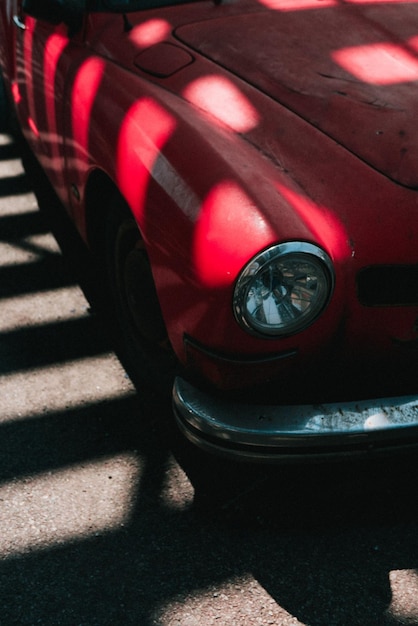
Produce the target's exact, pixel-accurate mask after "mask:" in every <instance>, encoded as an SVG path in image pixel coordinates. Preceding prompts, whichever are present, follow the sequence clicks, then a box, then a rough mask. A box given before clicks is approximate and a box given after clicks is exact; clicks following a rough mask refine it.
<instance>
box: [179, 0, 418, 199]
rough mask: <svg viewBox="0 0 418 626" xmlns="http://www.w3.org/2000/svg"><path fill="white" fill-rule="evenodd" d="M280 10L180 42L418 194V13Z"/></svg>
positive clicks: (416, 7) (193, 33)
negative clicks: (416, 189)
mask: <svg viewBox="0 0 418 626" xmlns="http://www.w3.org/2000/svg"><path fill="white" fill-rule="evenodd" d="M273 1H274V2H276V4H277V6H276V7H274V8H270V9H264V8H262V7H260V8H259V9H256V10H255V12H254V13H251V14H238V15H233V16H231V15H229V16H224V17H219V18H217V19H210V20H207V21H204V22H200V23H194V24H189V25H186V26H181V27H180V28H178V29H177V31H176V36H177V38H178V39H180V40H181V41H182V42H183V43H185V44H187V45H188V46H190V47H192V48H194V49H195V50H197V51H199V52H200V53H202V54H203V55H205V56H207V57H208V58H210V59H212V60H213V61H215V62H216V63H218V64H220V65H221V66H223V67H225V68H226V69H228V70H229V71H231V72H233V73H234V74H235V75H237V76H239V77H240V78H241V79H244V80H245V81H247V82H249V83H251V84H252V85H253V86H255V87H257V88H258V89H259V90H261V91H262V92H264V93H265V94H267V95H268V96H270V97H271V98H273V99H275V100H276V101H278V102H280V103H281V104H283V105H284V106H286V107H287V108H289V109H291V110H292V111H294V112H295V113H297V114H298V115H299V116H300V117H302V118H304V119H305V120H307V121H308V122H310V123H311V124H313V125H314V126H316V127H317V128H319V129H321V130H322V131H323V132H324V133H326V134H327V135H329V136H330V137H332V138H333V139H335V140H336V141H337V142H338V143H340V144H342V145H344V146H345V147H346V148H347V149H349V150H350V151H351V152H353V153H354V154H356V155H357V156H358V157H360V158H361V159H363V160H364V161H366V162H367V163H369V164H370V165H371V166H373V167H374V168H376V169H377V170H379V171H381V172H382V173H384V174H385V175H387V176H388V177H390V178H391V179H393V180H395V181H397V182H399V183H401V184H402V185H405V186H408V187H418V132H417V130H416V125H417V114H418V82H417V81H418V3H416V2H404V3H402V2H387V1H386V2H381V3H378V2H373V1H371V0H368V2H365V3H363V2H359V1H358V2H355V3H352V4H348V3H347V4H339V5H337V6H330V4H331V2H328V1H325V2H314V1H311V2H306V1H305V2H304V3H302V2H301V1H299V0H294V2H293V3H290V2H285V0H273ZM299 5H300V9H299V10H297V7H298V6H299ZM302 5H304V6H306V5H310V6H311V7H312V6H315V8H310V9H306V8H304V9H303V8H302ZM284 6H287V7H290V8H288V10H284V9H283V8H281V7H284Z"/></svg>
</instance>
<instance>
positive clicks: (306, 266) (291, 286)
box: [234, 241, 334, 337]
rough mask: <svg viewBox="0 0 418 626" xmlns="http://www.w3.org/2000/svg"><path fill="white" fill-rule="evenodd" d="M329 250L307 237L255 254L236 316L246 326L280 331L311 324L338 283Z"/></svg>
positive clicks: (243, 277)
mask: <svg viewBox="0 0 418 626" xmlns="http://www.w3.org/2000/svg"><path fill="white" fill-rule="evenodd" d="M333 283H334V272H333V267H332V262H331V259H330V258H329V256H328V255H327V254H326V253H325V252H324V251H323V250H321V248H319V247H318V246H315V245H313V244H310V243H305V242H297V241H293V242H288V243H282V244H277V245H275V246H272V247H270V248H268V249H267V250H265V251H263V252H261V253H260V254H258V255H257V256H256V257H254V258H253V259H252V260H251V261H250V262H249V263H248V265H246V266H245V267H244V269H243V271H242V272H241V274H240V276H239V278H238V281H237V284H236V286H235V291H234V313H235V317H236V319H237V320H238V322H239V323H240V325H241V326H243V327H244V328H245V329H246V330H247V331H249V332H251V333H255V334H258V335H268V336H273V337H277V336H280V335H289V334H293V333H297V332H299V331H301V330H303V329H304V328H306V327H307V326H309V325H310V324H311V323H312V322H313V321H314V320H315V319H316V318H317V317H318V315H319V314H320V313H321V312H322V310H323V309H324V307H325V306H326V304H327V302H328V300H329V298H330V296H331V293H332V289H333Z"/></svg>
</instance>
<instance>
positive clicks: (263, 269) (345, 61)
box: [0, 0, 418, 460]
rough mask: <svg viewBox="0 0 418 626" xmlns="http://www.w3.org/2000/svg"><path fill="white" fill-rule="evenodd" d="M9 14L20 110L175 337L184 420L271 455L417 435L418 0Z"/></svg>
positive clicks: (164, 5) (156, 328)
mask: <svg viewBox="0 0 418 626" xmlns="http://www.w3.org/2000/svg"><path fill="white" fill-rule="evenodd" d="M0 18H1V21H0V58H1V64H2V74H3V80H4V85H5V88H6V92H7V93H8V95H9V97H10V100H11V102H12V106H13V108H14V113H15V116H16V118H17V120H18V122H19V125H20V127H21V130H22V131H23V134H24V135H25V137H26V139H27V141H28V143H29V145H30V147H31V149H32V151H33V152H34V154H35V156H36V157H37V159H38V161H39V163H40V164H41V166H42V168H43V169H44V170H45V172H46V173H47V175H48V177H49V180H50V182H51V183H52V185H53V187H54V188H55V190H56V192H57V194H58V196H59V198H60V200H61V201H62V203H63V204H64V206H65V207H66V209H67V211H68V213H69V214H70V216H71V218H72V219H73V221H74V223H75V225H76V226H77V228H78V230H79V231H80V233H81V235H82V237H83V238H84V239H85V241H86V242H87V243H88V245H89V246H90V247H91V249H92V250H93V251H94V252H95V254H96V255H97V256H98V257H99V258H101V259H102V260H103V262H104V265H105V266H106V268H107V270H106V271H107V272H108V275H109V279H110V283H111V285H112V292H113V294H114V298H115V301H116V308H117V311H118V317H119V320H120V321H121V324H122V326H123V328H124V331H125V334H126V337H127V341H126V343H127V344H128V346H129V347H130V348H131V351H132V354H133V355H134V358H138V363H139V362H140V363H141V367H142V355H143V354H144V353H145V354H147V355H148V356H149V357H150V364H151V365H150V367H151V368H152V366H153V364H154V361H155V360H158V359H159V358H160V356H162V357H163V358H164V357H165V356H166V357H167V360H168V361H170V362H171V359H172V356H173V355H174V356H175V359H176V362H177V374H176V377H175V378H174V385H173V406H174V413H175V416H176V419H177V421H178V424H179V426H180V428H181V429H182V431H183V432H184V433H185V435H186V436H187V437H188V438H189V439H190V440H191V441H193V442H195V443H196V444H197V445H199V446H201V447H203V448H205V449H207V450H209V451H214V452H220V453H223V454H226V455H231V456H235V457H241V458H247V459H258V460H262V459H277V458H284V457H286V458H288V457H298V456H300V455H302V456H311V455H313V456H316V455H318V456H319V455H332V454H335V453H343V452H354V451H356V450H358V451H362V450H368V449H369V448H373V447H377V448H382V447H387V446H397V445H402V446H404V445H408V444H412V443H416V441H417V440H418V395H416V393H417V391H418V389H417V388H418V380H417V364H418V132H417V129H416V123H417V122H416V118H417V111H418V88H417V85H418V82H417V81H418V2H416V1H408V0H404V1H396V0H346V1H344V2H341V1H340V0H219V1H216V0H215V1H210V0H197V1H194V2H188V3H187V2H182V1H180V0H23V2H22V0H0ZM135 355H136V356H135ZM376 398H377V399H376Z"/></svg>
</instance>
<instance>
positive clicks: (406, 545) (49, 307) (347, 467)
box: [0, 133, 418, 626]
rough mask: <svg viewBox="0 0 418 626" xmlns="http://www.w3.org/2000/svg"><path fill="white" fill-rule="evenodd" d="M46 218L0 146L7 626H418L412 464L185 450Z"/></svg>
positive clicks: (69, 240) (0, 516) (0, 519)
mask: <svg viewBox="0 0 418 626" xmlns="http://www.w3.org/2000/svg"><path fill="white" fill-rule="evenodd" d="M46 204H48V201H46ZM45 208H46V211H45ZM48 209H53V207H48V206H46V207H44V211H39V210H38V206H37V200H36V198H35V196H34V194H33V188H32V184H31V182H30V180H29V179H28V177H27V176H25V174H24V173H23V170H22V165H21V161H20V159H19V150H18V148H17V146H16V144H15V142H14V141H13V139H12V138H11V137H10V135H8V134H7V133H3V134H0V557H1V561H0V626H8V625H12V624H18V625H22V626H23V625H30V626H32V625H35V624H42V625H45V626H46V625H48V626H49V625H50V626H60V625H65V626H96V625H98V626H105V625H137V626H151V625H153V626H154V625H155V626H175V625H176V626H197V625H199V626H206V625H217V626H223V625H228V626H229V625H234V626H252V625H259V626H267V625H269V624H274V625H283V626H290V625H296V624H304V625H309V626H356V625H358V626H380V625H387V626H389V625H391V626H395V625H401V624H418V514H417V504H416V498H417V487H418V463H417V460H416V454H414V453H412V454H409V455H402V456H398V457H386V458H384V459H379V460H376V459H373V460H372V459H366V460H364V461H362V462H353V461H351V462H348V461H347V462H345V463H343V462H341V463H339V464H333V465H323V466H318V467H312V466H308V465H303V464H301V465H298V466H291V467H276V468H261V467H258V468H254V467H247V466H238V467H236V466H233V465H225V464H224V463H221V462H219V463H217V462H212V463H208V462H207V461H206V460H205V459H204V458H203V457H201V456H200V455H199V454H196V455H193V454H191V453H190V450H189V449H188V448H187V447H185V448H184V447H182V444H181V442H180V443H179V439H178V436H177V434H176V430H175V428H173V426H172V420H171V416H170V411H169V408H167V406H166V405H165V403H164V402H162V401H160V400H159V399H158V398H152V397H149V396H148V395H146V396H144V394H143V393H142V390H141V389H139V391H138V392H137V391H136V390H135V388H134V386H133V385H132V383H131V381H130V379H129V378H128V376H127V374H126V373H125V371H124V369H123V367H122V366H121V364H120V362H119V360H118V358H117V356H116V354H115V352H114V351H113V343H112V339H111V336H110V334H109V332H108V328H107V324H106V320H105V319H103V318H102V316H101V314H100V312H99V313H98V312H97V310H96V309H95V308H94V306H93V307H92V303H91V291H92V290H93V291H94V279H93V278H92V277H91V276H90V274H89V268H88V265H86V262H85V259H84V257H83V254H82V253H81V252H80V249H79V248H78V246H77V242H76V241H75V240H74V238H73V236H72V234H71V232H70V231H67V230H66V228H65V227H64V226H62V224H61V223H60V222H59V220H58V221H55V220H54V219H51V216H50V215H48V214H50V213H51V211H50V210H49V211H48ZM51 228H53V231H54V235H53V234H52V232H51ZM57 240H58V241H59V242H60V244H61V247H62V248H63V249H64V254H63V253H62V251H61V249H60V247H59V245H58V243H57ZM80 284H81V285H82V286H83V289H82V288H81V287H80ZM83 290H84V291H83ZM86 294H87V297H86ZM144 398H145V399H144ZM212 473H213V482H211V476H212ZM202 476H204V477H205V480H204V481H201V477H202ZM202 485H204V488H203V487H202Z"/></svg>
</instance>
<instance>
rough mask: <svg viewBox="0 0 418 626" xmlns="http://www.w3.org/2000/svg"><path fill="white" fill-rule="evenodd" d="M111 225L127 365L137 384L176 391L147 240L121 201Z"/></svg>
mask: <svg viewBox="0 0 418 626" xmlns="http://www.w3.org/2000/svg"><path fill="white" fill-rule="evenodd" d="M116 205H119V206H116V209H113V210H112V211H111V213H110V215H109V218H108V223H107V236H106V240H107V246H106V247H107V253H106V256H107V258H106V263H107V273H108V278H109V283H110V291H111V295H112V300H113V310H114V314H115V318H116V326H117V336H118V340H119V346H120V351H121V357H122V361H123V364H124V365H125V367H126V369H127V371H128V373H129V375H130V376H131V378H132V380H133V381H134V383H137V384H138V385H139V386H140V387H144V383H145V385H146V388H148V386H151V388H152V389H153V390H154V391H155V390H158V392H163V393H164V394H167V393H171V383H172V379H173V376H174V371H175V365H176V359H175V357H174V353H173V350H172V349H171V346H170V343H169V340H168V337H167V332H166V328H165V324H164V320H163V316H162V313H161V309H160V305H159V302H158V296H157V292H156V289H155V284H154V279H153V275H152V270H151V265H150V262H149V259H148V255H147V251H146V249H145V245H144V241H143V239H142V237H141V234H140V232H139V230H138V227H137V224H136V222H135V220H134V218H133V217H132V214H131V213H130V211H129V209H128V208H127V207H125V206H124V205H123V202H122V201H120V200H117V201H116Z"/></svg>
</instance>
